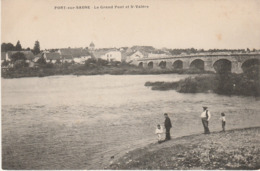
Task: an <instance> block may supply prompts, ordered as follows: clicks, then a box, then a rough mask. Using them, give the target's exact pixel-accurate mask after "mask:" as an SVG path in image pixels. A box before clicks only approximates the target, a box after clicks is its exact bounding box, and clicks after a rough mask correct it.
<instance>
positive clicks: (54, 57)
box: [43, 52, 61, 63]
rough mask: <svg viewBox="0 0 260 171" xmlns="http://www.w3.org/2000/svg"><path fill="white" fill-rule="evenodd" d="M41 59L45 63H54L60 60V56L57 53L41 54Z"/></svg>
mask: <svg viewBox="0 0 260 171" xmlns="http://www.w3.org/2000/svg"><path fill="white" fill-rule="evenodd" d="M43 57H44V59H45V61H46V62H47V63H56V62H57V61H60V60H61V56H60V54H59V53H57V52H47V53H43Z"/></svg>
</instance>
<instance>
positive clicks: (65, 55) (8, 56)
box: [1, 42, 171, 69]
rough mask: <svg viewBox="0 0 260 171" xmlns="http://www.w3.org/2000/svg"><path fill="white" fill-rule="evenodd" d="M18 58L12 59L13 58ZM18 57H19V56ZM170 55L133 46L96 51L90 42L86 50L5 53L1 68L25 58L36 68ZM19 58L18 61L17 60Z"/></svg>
mask: <svg viewBox="0 0 260 171" xmlns="http://www.w3.org/2000/svg"><path fill="white" fill-rule="evenodd" d="M17 54H18V57H17V58H16V59H14V56H16V55H17ZM19 55H20V56H19ZM170 55H171V54H170V53H169V51H167V50H158V49H155V48H154V47H152V46H133V47H131V48H128V47H122V48H100V49H96V48H95V44H94V43H93V42H91V43H90V44H89V46H88V47H87V48H61V49H55V50H53V49H51V50H42V51H40V53H38V54H35V53H33V52H32V51H31V50H21V51H16V50H14V51H7V52H2V53H1V63H2V68H3V69H7V68H13V67H15V65H16V63H17V62H18V61H20V59H21V60H22V56H24V57H25V62H26V63H27V64H28V67H30V68H33V67H38V66H39V65H38V64H39V63H40V61H42V59H44V61H45V62H46V63H52V64H61V63H73V64H85V61H87V60H88V59H102V60H106V61H108V62H120V63H121V62H125V63H131V62H132V61H133V60H136V59H142V58H152V57H155V56H156V57H167V56H170ZM19 58H20V59H19Z"/></svg>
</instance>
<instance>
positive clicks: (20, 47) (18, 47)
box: [15, 40, 22, 51]
mask: <svg viewBox="0 0 260 171" xmlns="http://www.w3.org/2000/svg"><path fill="white" fill-rule="evenodd" d="M15 50H17V51H21V50H22V46H21V43H20V41H19V40H18V42H17V43H16V46H15Z"/></svg>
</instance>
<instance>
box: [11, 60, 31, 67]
mask: <svg viewBox="0 0 260 171" xmlns="http://www.w3.org/2000/svg"><path fill="white" fill-rule="evenodd" d="M24 67H28V64H27V63H26V62H25V60H16V61H15V62H14V69H19V68H24Z"/></svg>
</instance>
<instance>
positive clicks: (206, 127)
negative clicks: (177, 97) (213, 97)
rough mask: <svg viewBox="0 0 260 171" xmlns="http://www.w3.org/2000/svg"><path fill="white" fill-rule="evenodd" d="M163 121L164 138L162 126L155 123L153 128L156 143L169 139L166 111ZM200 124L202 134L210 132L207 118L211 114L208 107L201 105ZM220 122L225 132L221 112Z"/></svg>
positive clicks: (223, 114) (169, 120)
mask: <svg viewBox="0 0 260 171" xmlns="http://www.w3.org/2000/svg"><path fill="white" fill-rule="evenodd" d="M164 117H165V121H164V127H165V130H166V133H165V139H163V128H162V126H161V125H160V124H158V125H157V128H156V130H155V134H156V135H157V139H158V143H162V142H164V141H167V140H170V139H171V135H170V129H171V128H172V123H171V119H170V118H169V116H168V114H167V113H164ZM200 117H201V121H202V125H203V128H204V134H210V131H209V120H210V117H211V114H210V112H209V110H208V107H203V112H202V113H201V115H200ZM220 120H221V123H222V131H223V132H225V126H226V119H225V113H221V118H220Z"/></svg>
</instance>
